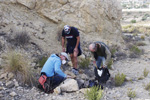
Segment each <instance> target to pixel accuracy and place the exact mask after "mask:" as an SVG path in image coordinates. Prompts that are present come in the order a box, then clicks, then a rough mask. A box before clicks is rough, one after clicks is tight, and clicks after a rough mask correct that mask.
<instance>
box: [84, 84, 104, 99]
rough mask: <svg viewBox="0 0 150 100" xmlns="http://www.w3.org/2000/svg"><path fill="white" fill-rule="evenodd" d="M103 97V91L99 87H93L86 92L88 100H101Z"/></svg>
mask: <svg viewBox="0 0 150 100" xmlns="http://www.w3.org/2000/svg"><path fill="white" fill-rule="evenodd" d="M102 96H103V90H101V88H100V87H99V86H93V87H91V88H90V90H87V91H86V94H85V97H86V98H87V99H88V100H101V98H102Z"/></svg>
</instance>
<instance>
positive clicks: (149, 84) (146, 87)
mask: <svg viewBox="0 0 150 100" xmlns="http://www.w3.org/2000/svg"><path fill="white" fill-rule="evenodd" d="M145 89H146V90H148V91H150V82H149V83H148V84H147V85H146V86H145Z"/></svg>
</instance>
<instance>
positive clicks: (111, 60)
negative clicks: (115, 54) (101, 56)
mask: <svg viewBox="0 0 150 100" xmlns="http://www.w3.org/2000/svg"><path fill="white" fill-rule="evenodd" d="M112 64H113V59H110V61H109V62H108V64H107V68H108V69H112V67H111V66H112Z"/></svg>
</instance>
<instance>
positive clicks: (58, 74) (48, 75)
mask: <svg viewBox="0 0 150 100" xmlns="http://www.w3.org/2000/svg"><path fill="white" fill-rule="evenodd" d="M66 60H68V55H67V54H66V53H65V52H61V53H60V55H57V54H52V55H51V56H50V57H49V58H48V60H47V61H46V63H45V64H44V66H43V68H42V70H41V77H40V78H41V80H40V78H39V83H40V86H41V87H42V88H43V90H44V91H45V92H46V93H49V92H51V91H53V89H54V88H56V87H57V86H58V85H59V84H60V83H61V82H63V81H64V80H65V79H66V78H67V77H70V76H67V75H66V74H65V73H63V71H62V70H61V64H65V63H66ZM42 82H43V83H42Z"/></svg>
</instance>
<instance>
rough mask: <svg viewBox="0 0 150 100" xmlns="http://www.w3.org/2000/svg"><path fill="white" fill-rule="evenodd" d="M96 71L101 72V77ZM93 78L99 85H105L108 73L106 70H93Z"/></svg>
mask: <svg viewBox="0 0 150 100" xmlns="http://www.w3.org/2000/svg"><path fill="white" fill-rule="evenodd" d="M98 70H99V71H102V74H101V76H100V75H99V74H98ZM95 76H96V78H95V79H96V80H98V82H101V83H106V82H107V80H108V79H109V77H110V73H109V70H108V69H107V68H103V67H101V68H95Z"/></svg>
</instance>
